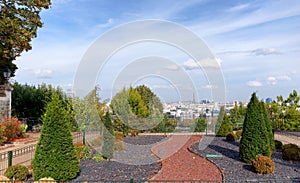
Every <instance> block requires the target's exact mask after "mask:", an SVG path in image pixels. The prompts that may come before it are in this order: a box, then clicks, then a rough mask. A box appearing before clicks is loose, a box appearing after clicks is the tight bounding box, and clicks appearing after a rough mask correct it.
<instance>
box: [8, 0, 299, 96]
mask: <svg viewBox="0 0 300 183" xmlns="http://www.w3.org/2000/svg"><path fill="white" fill-rule="evenodd" d="M41 17H42V21H43V22H44V27H43V28H41V29H40V30H39V31H38V36H37V38H35V39H34V40H33V42H32V47H33V48H32V50H30V51H29V52H26V53H23V54H22V56H21V57H19V58H18V59H17V61H15V63H16V64H17V66H18V68H19V69H18V70H17V72H16V76H15V78H14V80H15V81H17V82H19V83H28V84H41V83H47V84H52V85H55V86H60V87H62V88H63V89H64V90H65V91H67V90H68V89H72V87H73V82H74V76H75V75H76V71H77V69H78V65H79V63H80V61H81V59H82V58H83V56H84V54H85V53H86V51H87V50H88V48H89V46H90V45H92V43H93V42H94V41H95V40H96V39H97V38H99V37H100V36H101V35H103V34H105V33H106V32H108V31H109V30H112V29H113V28H115V27H118V26H120V25H123V24H126V23H128V22H133V21H142V20H148V19H156V20H166V21H170V22H174V23H176V24H178V25H180V26H183V27H185V28H187V29H189V30H190V31H191V32H193V33H195V34H196V35H197V36H198V37H199V38H201V39H202V41H203V42H204V43H205V44H206V45H207V46H208V48H209V49H210V50H211V52H212V53H213V55H214V56H215V60H216V61H217V62H218V64H219V66H220V69H221V71H222V73H223V76H224V81H225V87H226V90H225V93H226V100H227V101H232V100H239V101H247V100H248V99H249V98H250V96H251V93H252V92H257V95H258V96H259V98H260V99H266V98H268V97H271V98H272V99H276V96H278V95H282V96H283V97H284V98H286V97H287V95H288V94H289V93H291V92H292V91H293V90H294V89H295V90H298V91H299V90H300V86H299V85H296V83H299V82H300V72H299V71H298V70H297V68H300V63H299V62H298V61H297V58H298V57H299V56H300V44H299V43H300V35H299V31H300V27H299V23H298V22H299V21H300V2H297V1H289V0H288V1H271V0H269V1H263V2H262V1H234V2H233V1H216V0H211V1H208V0H192V1H188V2H184V1H176V2H174V1H160V2H159V3H158V2H153V1H142V2H136V1H117V0H114V1H94V0H88V1H79V0H78V1H71V0H53V1H52V7H51V8H50V9H49V10H46V11H44V12H43V13H42V15H41ZM176 36H177V37H180V36H178V35H176ZM170 53H172V54H170ZM149 55H151V56H153V55H155V56H160V57H162V58H168V59H169V60H171V61H173V62H174V63H175V64H173V65H169V66H168V67H167V68H166V69H167V70H176V69H178V68H181V69H182V70H183V71H184V72H186V73H188V74H189V75H190V77H192V78H193V79H194V81H195V84H194V85H195V86H196V91H197V99H199V100H201V99H211V90H214V89H215V88H217V87H218V86H214V85H211V84H210V83H209V82H208V81H207V78H206V76H205V73H203V72H201V70H199V68H197V67H199V66H197V64H196V65H195V61H192V60H191V58H190V57H188V56H186V55H184V54H182V53H181V52H180V51H178V49H176V48H174V47H170V46H169V45H163V44H159V43H151V42H150V43H149V42H144V43H140V44H134V45H131V46H128V47H126V48H124V49H122V50H119V52H118V53H117V54H116V55H114V56H113V57H112V58H111V60H110V61H109V62H108V63H107V65H106V68H105V71H103V72H101V73H99V76H98V79H97V81H96V82H95V85H96V84H97V85H99V86H100V88H101V89H102V94H103V96H101V98H103V99H106V98H111V97H112V94H113V93H115V92H116V91H114V92H112V91H111V85H112V83H113V82H115V80H114V77H115V76H117V75H118V74H119V73H121V71H122V69H124V68H126V66H128V65H130V64H131V63H132V62H134V61H136V59H137V58H141V57H143V56H149ZM124 58H126V59H125V61H124ZM196 62H197V61H196ZM203 63H204V62H203ZM205 63H206V62H205ZM209 64H210V62H207V66H210V65H209ZM202 66H203V65H202ZM203 67H205V66H203ZM210 67H211V66H210ZM182 83H184V81H182ZM130 84H132V85H133V86H135V85H140V84H146V85H147V86H149V87H150V88H151V89H152V90H154V92H155V93H156V94H157V95H158V96H159V97H160V98H161V99H162V100H163V101H166V102H167V101H176V100H179V99H180V100H182V101H189V100H190V101H191V100H193V98H194V93H193V92H192V91H189V93H185V94H183V93H181V94H178V92H177V91H176V85H175V86H172V83H170V82H168V80H167V79H166V78H159V77H148V78H141V79H140V80H136V81H132V83H131V82H130ZM172 96H173V97H172ZM174 96H175V97H174Z"/></svg>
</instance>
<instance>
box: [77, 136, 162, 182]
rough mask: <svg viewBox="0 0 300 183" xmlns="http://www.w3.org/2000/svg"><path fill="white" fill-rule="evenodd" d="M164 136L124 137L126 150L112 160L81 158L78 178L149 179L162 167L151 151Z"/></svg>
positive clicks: (116, 153) (116, 154)
mask: <svg viewBox="0 0 300 183" xmlns="http://www.w3.org/2000/svg"><path fill="white" fill-rule="evenodd" d="M163 138H164V137H163V136H139V137H126V138H124V142H125V150H122V151H119V152H115V154H114V159H113V160H112V161H110V162H107V161H100V162H96V161H94V160H81V162H80V169H81V171H80V175H79V176H78V177H77V178H76V179H75V181H77V180H112V179H113V180H129V179H132V178H133V179H135V180H137V179H138V180H148V179H149V178H151V177H153V176H154V175H155V174H156V173H158V171H159V170H160V168H161V162H158V160H159V159H158V158H157V157H156V156H154V155H153V154H152V153H151V147H153V146H154V145H156V144H155V143H157V142H159V141H161V140H162V139H163Z"/></svg>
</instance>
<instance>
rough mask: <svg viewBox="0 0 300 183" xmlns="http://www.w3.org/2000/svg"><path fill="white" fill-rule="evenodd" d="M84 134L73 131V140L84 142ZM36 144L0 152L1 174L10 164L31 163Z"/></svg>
mask: <svg viewBox="0 0 300 183" xmlns="http://www.w3.org/2000/svg"><path fill="white" fill-rule="evenodd" d="M83 139H84V138H83V135H82V134H81V133H73V142H74V143H78V142H83ZM35 147H36V144H32V145H28V146H25V147H21V148H18V149H14V150H11V151H6V152H2V153H0V175H4V173H5V171H6V169H7V168H8V167H9V166H12V165H16V164H22V165H26V166H28V165H30V164H31V161H32V160H33V157H34V151H35Z"/></svg>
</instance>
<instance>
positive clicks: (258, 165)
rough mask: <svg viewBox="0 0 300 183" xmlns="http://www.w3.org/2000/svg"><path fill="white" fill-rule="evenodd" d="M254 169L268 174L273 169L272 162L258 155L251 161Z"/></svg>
mask: <svg viewBox="0 0 300 183" xmlns="http://www.w3.org/2000/svg"><path fill="white" fill-rule="evenodd" d="M252 166H253V167H254V169H255V171H256V172H257V173H260V174H269V173H273V172H274V171H275V164H274V162H273V161H272V160H271V159H270V158H269V157H266V156H262V155H259V156H257V157H256V158H255V159H254V160H253V161H252Z"/></svg>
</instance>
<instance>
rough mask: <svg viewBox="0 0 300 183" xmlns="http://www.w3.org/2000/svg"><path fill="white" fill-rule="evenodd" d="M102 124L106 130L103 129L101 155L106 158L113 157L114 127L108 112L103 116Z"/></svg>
mask: <svg viewBox="0 0 300 183" xmlns="http://www.w3.org/2000/svg"><path fill="white" fill-rule="evenodd" d="M104 120H105V121H104V125H105V127H106V130H104V137H103V142H104V144H103V147H102V156H103V157H104V158H106V159H108V160H110V159H111V158H113V154H114V141H115V138H114V128H113V125H112V120H111V116H110V114H109V112H106V114H105V117H104Z"/></svg>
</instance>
